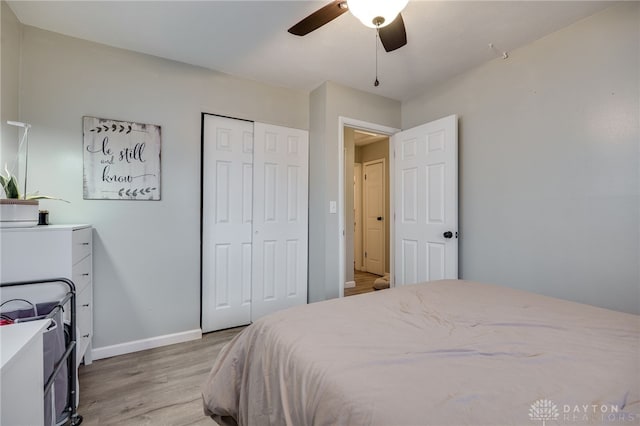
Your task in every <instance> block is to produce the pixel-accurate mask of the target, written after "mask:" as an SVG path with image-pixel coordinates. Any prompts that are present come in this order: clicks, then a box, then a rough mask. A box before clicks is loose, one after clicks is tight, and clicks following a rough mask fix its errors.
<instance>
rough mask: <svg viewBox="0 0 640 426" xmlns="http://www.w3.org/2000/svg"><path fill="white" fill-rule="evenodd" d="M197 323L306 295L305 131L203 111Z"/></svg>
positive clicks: (226, 319)
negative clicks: (199, 289)
mask: <svg viewBox="0 0 640 426" xmlns="http://www.w3.org/2000/svg"><path fill="white" fill-rule="evenodd" d="M203 126H204V129H203V138H204V139H203V206H202V208H203V214H202V329H203V331H204V332H208V331H214V330H220V329H224V328H229V327H235V326H238V325H244V324H248V323H250V322H251V321H254V320H256V319H257V318H259V317H261V316H263V315H266V314H268V313H271V312H275V311H277V310H279V309H283V308H286V307H289V306H294V305H298V304H305V303H307V233H308V231H307V217H308V211H307V209H308V207H307V205H308V189H307V188H308V133H307V132H306V131H302V130H297V129H289V128H285V127H279V126H272V125H267V124H262V123H253V122H249V121H243V120H236V119H230V118H225V117H219V116H213V115H205V116H204V123H203Z"/></svg>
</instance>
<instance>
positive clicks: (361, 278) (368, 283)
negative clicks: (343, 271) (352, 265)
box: [344, 270, 380, 296]
mask: <svg viewBox="0 0 640 426" xmlns="http://www.w3.org/2000/svg"><path fill="white" fill-rule="evenodd" d="M378 278H380V275H375V274H370V273H368V272H362V271H358V270H356V271H354V281H355V282H356V286H355V287H352V288H345V289H344V295H345V296H354V295H356V294H362V293H370V292H372V291H375V290H374V289H373V282H374V281H375V280H376V279H378Z"/></svg>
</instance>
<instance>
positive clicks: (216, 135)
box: [202, 115, 253, 332]
mask: <svg viewBox="0 0 640 426" xmlns="http://www.w3.org/2000/svg"><path fill="white" fill-rule="evenodd" d="M203 125H204V130H203V131H204V134H203V138H204V139H203V153H202V155H203V170H202V175H203V181H202V191H203V196H202V203H203V204H202V331H204V332H209V331H214V330H220V329H224V328H229V327H236V326H239V325H243V324H249V322H250V321H251V222H252V195H253V194H252V185H253V123H251V122H248V121H242V120H234V119H230V118H224V117H218V116H213V115H205V116H204V124H203Z"/></svg>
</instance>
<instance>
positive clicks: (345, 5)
mask: <svg viewBox="0 0 640 426" xmlns="http://www.w3.org/2000/svg"><path fill="white" fill-rule="evenodd" d="M408 1H409V0H396V1H392V0H333V1H332V2H331V3H329V4H328V5H326V6H324V7H322V8H320V9H318V10H316V11H315V12H313V13H312V14H311V15H309V16H307V17H306V18H304V19H303V20H302V21H300V22H298V23H297V24H295V25H294V26H293V27H291V28H289V32H290V33H291V34H295V35H298V36H304V35H307V34H309V33H310V32H312V31H314V30H317V29H318V28H320V27H321V26H323V25H325V24H327V23H329V22H331V21H333V20H334V19H336V18H337V17H338V16H340V15H342V14H343V13H345V12H347V11H350V12H351V13H352V14H353V15H354V16H355V17H356V18H358V19H359V20H360V21H361V22H362V23H363V24H364V25H366V26H367V27H370V28H376V29H377V30H378V35H379V36H380V41H381V42H382V46H384V50H386V51H387V52H392V51H394V50H396V49H399V48H401V47H402V46H404V45H405V44H407V33H406V31H405V28H404V21H403V20H402V15H400V12H401V11H402V9H404V7H405V6H406V5H407V3H408Z"/></svg>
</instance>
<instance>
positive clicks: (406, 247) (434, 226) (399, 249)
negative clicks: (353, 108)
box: [391, 115, 458, 285]
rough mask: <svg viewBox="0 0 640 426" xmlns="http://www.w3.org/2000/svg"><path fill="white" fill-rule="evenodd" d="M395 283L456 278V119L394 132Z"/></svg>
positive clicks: (449, 118) (452, 117)
mask: <svg viewBox="0 0 640 426" xmlns="http://www.w3.org/2000/svg"><path fill="white" fill-rule="evenodd" d="M391 140H392V143H393V146H394V152H395V172H394V182H395V185H394V186H395V203H394V217H395V236H394V250H395V268H394V275H395V283H396V285H403V284H412V283H418V282H422V281H431V280H438V279H455V278H458V232H457V231H458V118H457V116H455V115H452V116H449V117H445V118H442V119H440V120H436V121H433V122H431V123H427V124H423V125H421V126H418V127H414V128H412V129H409V130H405V131H403V132H400V133H397V134H395V135H394V136H393V137H392V138H391Z"/></svg>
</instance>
